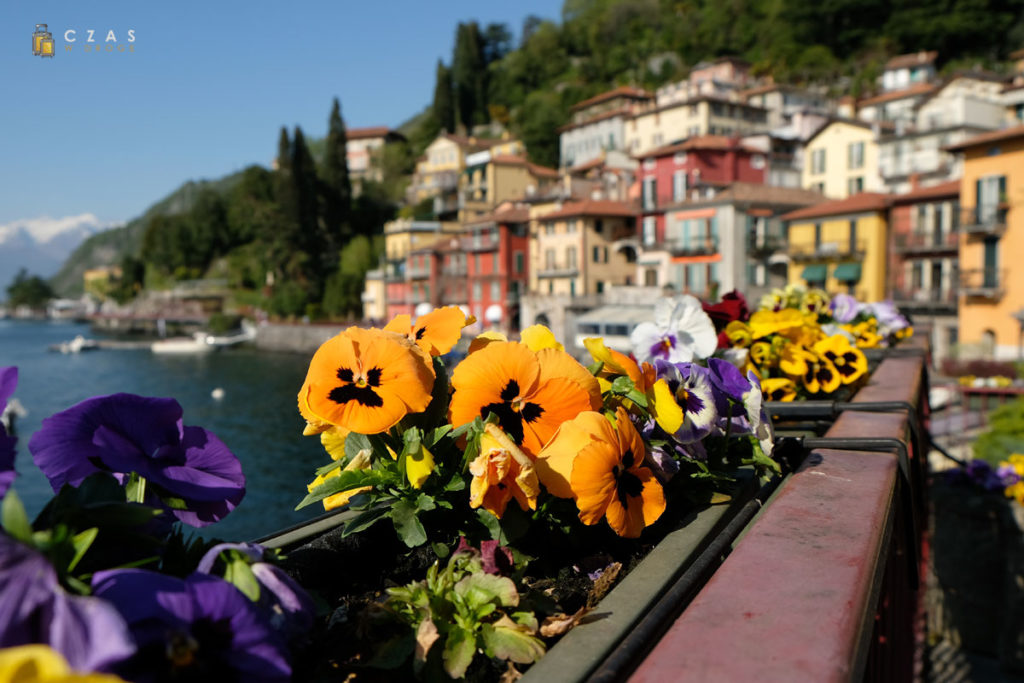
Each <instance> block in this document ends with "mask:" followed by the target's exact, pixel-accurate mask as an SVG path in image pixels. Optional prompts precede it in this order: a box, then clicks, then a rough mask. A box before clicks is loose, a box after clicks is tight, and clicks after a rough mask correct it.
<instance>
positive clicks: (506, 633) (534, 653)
mask: <svg viewBox="0 0 1024 683" xmlns="http://www.w3.org/2000/svg"><path fill="white" fill-rule="evenodd" d="M480 633H481V635H482V636H483V641H484V646H485V651H486V653H487V654H488V655H490V656H491V657H497V658H498V659H507V660H510V661H513V662H515V663H517V664H530V663H532V662H535V661H537V660H538V659H540V658H541V657H543V656H544V643H542V642H541V641H540V640H539V639H537V638H536V637H534V636H532V635H530V633H529V630H528V629H527V628H526V627H524V626H521V625H519V624H517V623H516V622H514V621H512V620H511V619H509V618H508V617H502V618H501V619H499V620H498V621H497V622H495V623H494V624H493V625H492V624H484V625H483V628H482V629H481V631H480Z"/></svg>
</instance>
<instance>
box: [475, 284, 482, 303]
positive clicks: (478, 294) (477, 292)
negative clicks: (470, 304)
mask: <svg viewBox="0 0 1024 683" xmlns="http://www.w3.org/2000/svg"><path fill="white" fill-rule="evenodd" d="M482 298H483V295H482V293H481V291H480V283H479V282H474V283H473V301H480V299H482Z"/></svg>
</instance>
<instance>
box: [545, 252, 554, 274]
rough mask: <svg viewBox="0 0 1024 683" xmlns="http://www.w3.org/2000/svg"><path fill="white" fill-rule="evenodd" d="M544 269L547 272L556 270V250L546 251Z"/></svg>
mask: <svg viewBox="0 0 1024 683" xmlns="http://www.w3.org/2000/svg"><path fill="white" fill-rule="evenodd" d="M544 267H545V268H546V269H547V270H554V269H555V250H554V249H545V250H544Z"/></svg>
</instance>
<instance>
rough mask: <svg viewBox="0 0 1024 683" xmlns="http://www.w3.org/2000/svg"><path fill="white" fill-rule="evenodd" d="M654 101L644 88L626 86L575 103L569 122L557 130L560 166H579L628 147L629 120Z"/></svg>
mask: <svg viewBox="0 0 1024 683" xmlns="http://www.w3.org/2000/svg"><path fill="white" fill-rule="evenodd" d="M652 100H653V97H652V96H651V94H650V93H648V92H646V91H644V90H640V89H638V88H631V87H628V86H623V87H620V88H615V89H614V90H609V91H608V92H604V93H601V94H599V95H595V96H594V97H591V98H590V99H587V100H584V101H582V102H578V103H576V104H575V105H573V106H572V108H571V116H572V118H571V120H570V122H569V123H568V124H566V125H565V126H562V127H561V128H559V129H558V133H559V156H558V158H559V165H560V166H561V167H562V168H566V167H572V166H580V165H583V164H586V163H588V162H590V161H592V160H594V159H598V158H601V157H602V155H603V153H604V152H607V151H609V150H624V149H626V119H627V118H629V117H630V116H632V115H633V113H634V112H636V111H637V110H638V109H641V108H643V107H644V106H645V105H647V104H648V103H649V102H651V101H652Z"/></svg>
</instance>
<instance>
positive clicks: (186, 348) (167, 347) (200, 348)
mask: <svg viewBox="0 0 1024 683" xmlns="http://www.w3.org/2000/svg"><path fill="white" fill-rule="evenodd" d="M149 348H150V350H151V351H152V352H153V353H210V352H211V351H214V350H215V349H216V348H217V347H216V346H214V345H213V344H210V343H209V341H208V335H207V334H206V333H205V332H196V333H195V334H193V335H192V336H191V337H171V338H170V339H161V340H160V341H155V342H153V343H152V344H151V345H150V347H149Z"/></svg>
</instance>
